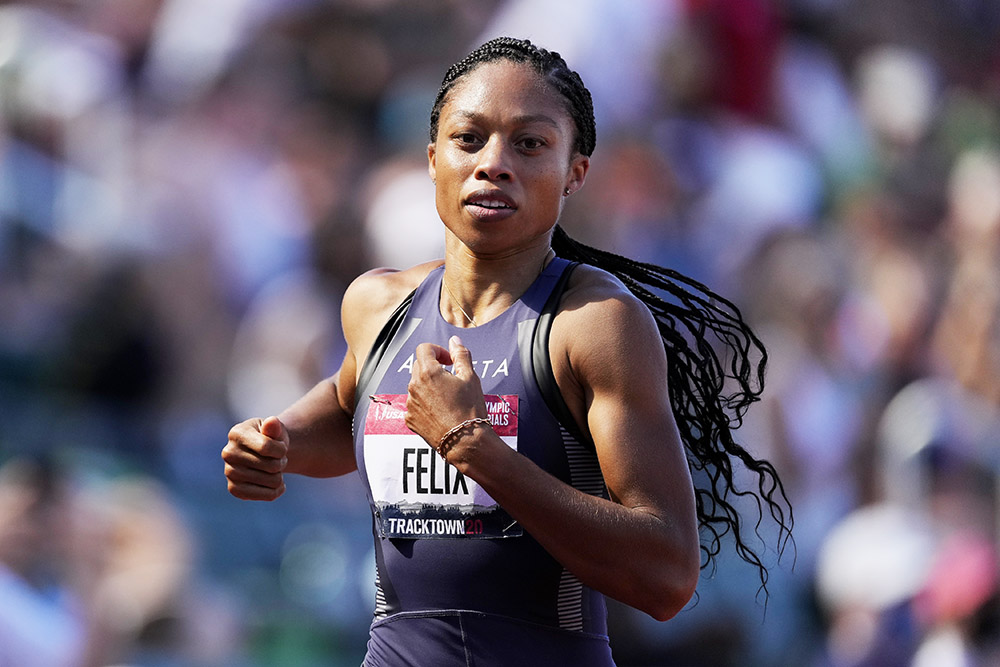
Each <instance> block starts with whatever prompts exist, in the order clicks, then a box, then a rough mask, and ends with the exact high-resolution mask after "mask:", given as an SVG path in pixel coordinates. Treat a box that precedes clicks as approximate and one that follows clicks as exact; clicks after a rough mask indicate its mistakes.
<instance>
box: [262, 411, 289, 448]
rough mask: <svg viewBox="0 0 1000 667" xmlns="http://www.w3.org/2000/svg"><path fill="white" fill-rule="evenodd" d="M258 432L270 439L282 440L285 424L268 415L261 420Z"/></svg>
mask: <svg viewBox="0 0 1000 667" xmlns="http://www.w3.org/2000/svg"><path fill="white" fill-rule="evenodd" d="M260 432H261V434H262V435H265V436H267V437H268V438H271V440H281V441H282V442H284V440H285V425H284V424H282V423H281V420H280V419H278V418H277V417H268V418H267V419H265V420H264V421H262V422H261V423H260Z"/></svg>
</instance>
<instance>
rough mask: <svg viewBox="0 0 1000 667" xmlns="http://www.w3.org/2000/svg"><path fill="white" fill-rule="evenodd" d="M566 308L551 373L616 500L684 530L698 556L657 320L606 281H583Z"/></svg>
mask: <svg viewBox="0 0 1000 667" xmlns="http://www.w3.org/2000/svg"><path fill="white" fill-rule="evenodd" d="M564 304H565V305H564V307H563V308H562V309H561V310H560V314H559V316H557V318H556V322H555V324H554V325H553V333H552V345H551V347H552V348H553V349H552V352H553V354H554V358H553V367H554V370H555V371H556V374H557V381H559V384H560V389H562V390H563V394H564V396H565V397H566V398H567V403H569V404H570V409H571V411H572V412H574V413H575V414H576V415H577V416H578V421H579V422H580V423H581V425H582V426H584V427H585V430H587V431H589V434H590V436H591V438H592V439H593V441H594V444H595V447H596V451H597V455H598V458H599V461H600V465H601V471H602V473H603V475H604V479H605V483H606V484H607V487H608V491H609V493H610V495H611V498H612V499H613V500H614V501H615V502H618V503H620V504H622V505H624V506H626V507H630V508H635V509H638V508H641V509H643V510H644V511H648V512H651V513H653V514H655V515H656V516H657V517H658V518H660V519H661V520H663V521H664V522H665V523H667V524H668V525H669V526H670V527H671V528H674V529H678V530H680V531H682V534H685V535H687V536H688V537H689V538H691V539H692V540H693V543H694V544H693V548H694V551H695V553H696V552H697V518H696V512H695V504H694V490H693V486H692V483H691V474H690V470H689V468H688V464H687V459H686V456H685V453H684V448H683V446H682V444H681V440H680V436H679V434H678V431H677V425H676V422H675V420H674V415H673V410H672V407H671V404H670V396H669V388H668V386H667V358H666V354H665V352H664V348H663V342H662V340H661V338H660V335H659V332H658V330H657V328H656V324H655V322H654V321H653V318H652V315H651V314H650V313H649V310H648V309H647V308H646V307H645V305H644V304H642V303H641V302H639V301H638V300H637V299H635V297H633V296H632V295H631V294H630V293H629V292H628V291H627V290H626V289H625V288H624V287H623V286H621V284H620V283H618V282H617V281H613V280H612V279H610V278H603V277H599V278H598V279H597V280H590V279H587V278H584V285H583V286H582V288H580V289H571V291H570V292H568V293H567V295H566V298H564ZM580 331H586V332H587V334H586V335H579V333H578V332H580ZM560 376H561V377H560Z"/></svg>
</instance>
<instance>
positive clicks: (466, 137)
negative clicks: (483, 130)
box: [451, 131, 482, 147]
mask: <svg viewBox="0 0 1000 667" xmlns="http://www.w3.org/2000/svg"><path fill="white" fill-rule="evenodd" d="M451 138H452V140H453V141H455V143H457V144H458V145H459V146H462V147H474V146H478V145H479V144H480V143H482V142H481V141H480V140H479V136H478V135H477V134H475V133H474V132H465V131H462V132H456V133H454V134H453V135H451Z"/></svg>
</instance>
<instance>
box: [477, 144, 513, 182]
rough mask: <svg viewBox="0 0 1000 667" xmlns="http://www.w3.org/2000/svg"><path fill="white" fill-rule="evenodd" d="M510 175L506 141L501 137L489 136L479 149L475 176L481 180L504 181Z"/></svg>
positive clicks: (508, 178)
mask: <svg viewBox="0 0 1000 667" xmlns="http://www.w3.org/2000/svg"><path fill="white" fill-rule="evenodd" d="M512 175H513V172H512V171H511V166H510V162H509V160H508V148H507V145H506V142H505V141H504V140H503V138H502V137H498V136H496V135H493V136H491V137H490V139H489V141H487V142H486V143H485V144H484V145H483V147H482V148H481V149H480V150H479V163H478V164H477V165H476V178H477V179H479V180H481V181H506V180H510V178H511V176H512Z"/></svg>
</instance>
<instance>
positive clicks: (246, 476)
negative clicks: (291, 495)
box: [225, 463, 284, 489]
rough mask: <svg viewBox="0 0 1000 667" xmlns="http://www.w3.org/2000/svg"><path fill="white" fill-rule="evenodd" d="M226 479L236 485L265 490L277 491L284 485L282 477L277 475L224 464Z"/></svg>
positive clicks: (279, 474)
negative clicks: (257, 487)
mask: <svg viewBox="0 0 1000 667" xmlns="http://www.w3.org/2000/svg"><path fill="white" fill-rule="evenodd" d="M225 471H226V479H228V480H229V481H230V483H233V484H237V485H241V486H242V485H247V484H249V485H252V486H260V487H264V488H267V489H277V488H278V487H280V486H281V485H282V484H284V476H283V475H282V474H281V473H280V472H279V473H272V472H264V471H262V470H257V469H254V468H247V467H244V466H234V465H231V464H229V463H226V468H225Z"/></svg>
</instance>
